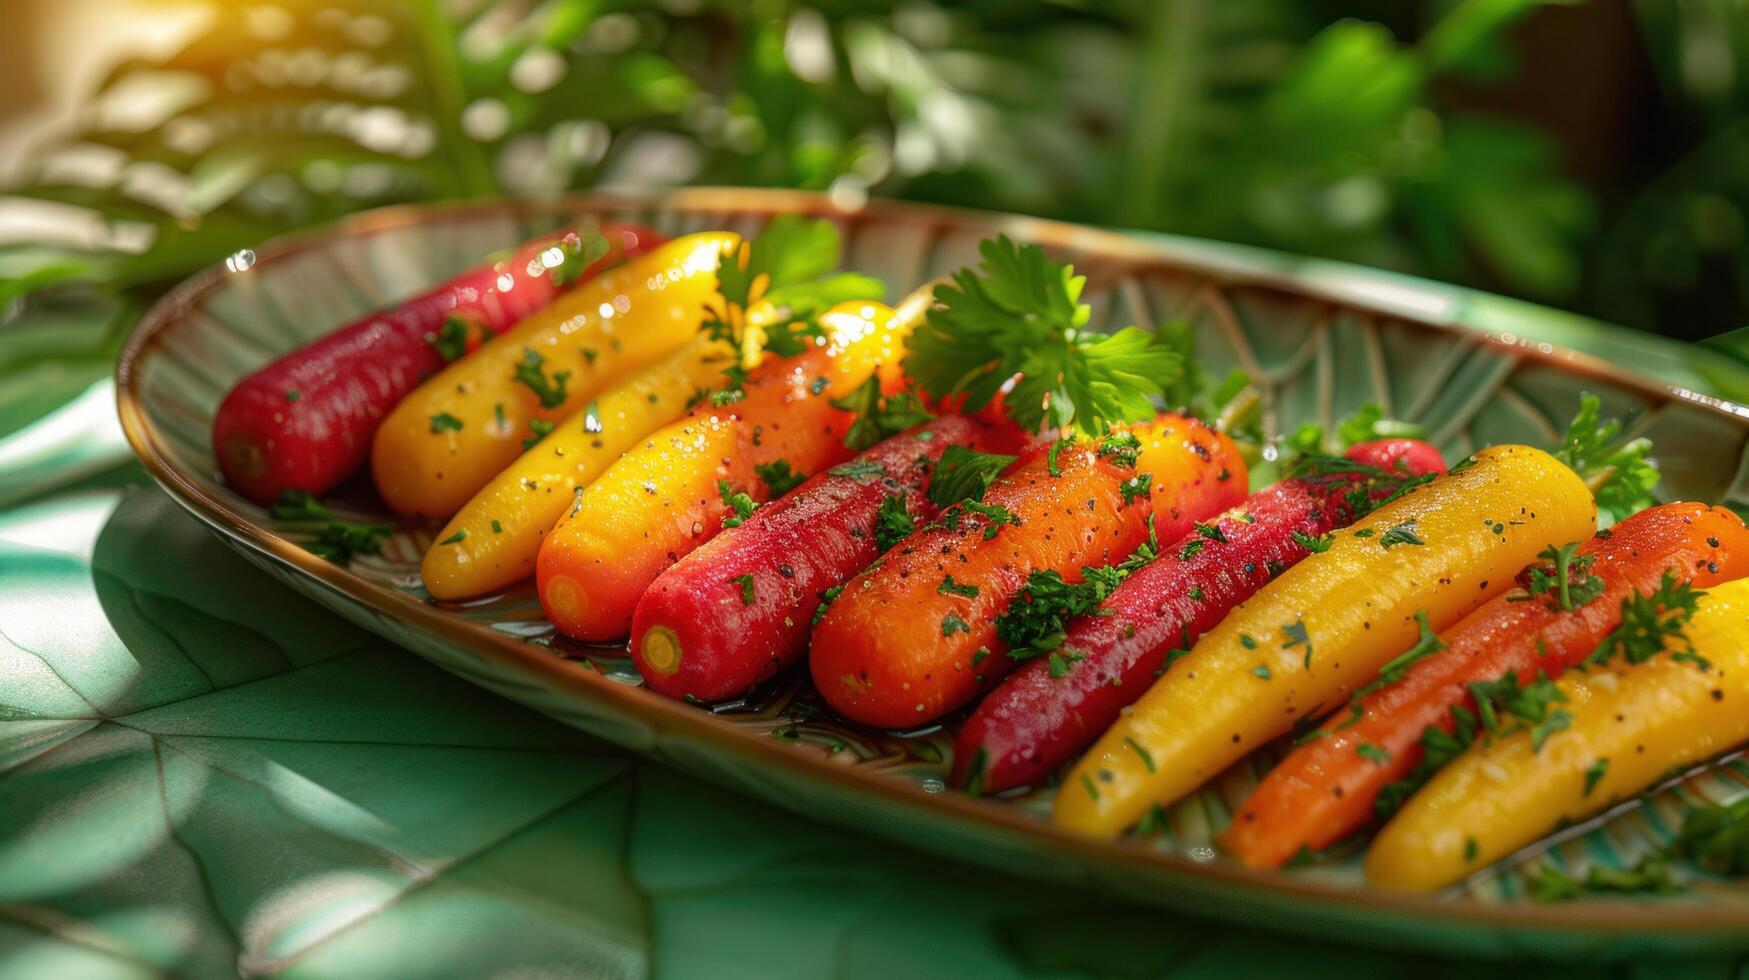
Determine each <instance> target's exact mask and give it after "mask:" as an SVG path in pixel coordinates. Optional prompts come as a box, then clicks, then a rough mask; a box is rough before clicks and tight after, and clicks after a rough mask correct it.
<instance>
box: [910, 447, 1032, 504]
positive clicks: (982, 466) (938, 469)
mask: <svg viewBox="0 0 1749 980" xmlns="http://www.w3.org/2000/svg"><path fill="white" fill-rule="evenodd" d="M1017 458H1018V457H1015V456H1004V455H1001V454H999V453H980V452H978V451H976V450H973V449H967V448H966V447H964V446H949V447H947V449H946V450H945V451H943V452H942V454H941V459H940V460H939V461H938V462H937V463H936V464H935V472H934V474H932V475H931V476H930V479H929V499H930V501H931V502H933V503H934V504H935V505H936V506H938V507H946V506H948V505H949V504H953V503H956V502H958V501H961V500H982V499H984V491H986V490H988V489H990V484H991V482H993V481H994V480H995V479H996V477H997V476H998V475H999V474H1001V472H1002V471H1003V470H1005V469H1007V468H1008V466H1009V464H1011V463H1013V462H1014V461H1015V460H1016V459H1017Z"/></svg>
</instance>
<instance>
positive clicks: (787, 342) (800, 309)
mask: <svg viewBox="0 0 1749 980" xmlns="http://www.w3.org/2000/svg"><path fill="white" fill-rule="evenodd" d="M842 252H843V248H842V243H841V242H840V241H839V237H838V228H837V227H836V226H835V225H833V224H832V223H831V222H830V221H826V220H824V219H818V220H811V221H810V220H808V219H806V218H803V217H802V216H800V215H796V214H783V215H778V216H777V217H775V218H773V219H771V222H770V223H769V224H767V225H766V226H765V230H764V231H762V232H760V233H759V234H758V235H756V236H754V237H753V238H752V239H749V240H747V241H744V242H742V243H741V244H740V245H739V246H737V247H736V248H734V249H732V250H730V251H728V252H726V253H724V255H723V256H722V258H721V259H720V260H718V263H717V296H716V298H715V299H713V300H712V301H710V302H709V303H707V304H706V305H705V322H704V327H703V329H704V332H705V334H706V335H707V336H709V337H711V338H712V339H715V340H719V341H722V342H723V343H725V344H727V345H728V346H729V347H730V348H732V349H733V350H734V351H735V352H736V353H737V355H738V356H737V359H736V360H735V361H734V362H733V363H732V364H730V365H729V367H728V368H726V369H725V370H724V372H723V373H724V376H725V378H726V382H727V384H726V386H725V387H724V388H723V390H721V391H719V392H716V393H714V394H713V395H712V396H711V400H712V402H713V403H715V404H718V405H726V404H731V403H733V402H734V401H735V400H736V399H737V398H738V397H739V393H740V392H741V390H742V385H744V384H745V383H746V380H747V369H748V368H749V367H751V366H752V365H753V364H754V363H755V362H756V361H757V360H758V358H759V354H760V352H761V351H762V350H764V351H770V352H771V353H773V354H775V355H777V356H779V357H792V356H794V355H796V354H800V353H802V352H803V351H805V350H807V349H808V348H809V347H812V346H816V345H818V344H822V343H824V342H825V341H826V336H825V332H824V330H823V329H822V328H821V326H820V323H819V315H820V314H821V313H823V312H825V311H826V310H827V309H828V308H830V307H832V306H833V305H835V304H837V303H841V302H845V301H849V300H857V299H875V300H878V299H881V298H882V297H884V296H885V295H886V292H887V287H886V284H885V283H883V282H881V281H880V280H879V279H875V278H872V277H870V276H865V275H861V274H858V273H854V272H834V270H835V269H837V268H838V263H839V260H840V258H841V256H842ZM761 301H764V302H767V303H769V304H770V305H771V306H772V308H773V309H774V310H775V314H774V316H773V317H772V319H771V321H770V323H769V324H767V325H766V326H764V327H763V328H762V329H756V330H749V329H747V311H748V310H749V309H750V308H752V307H753V306H754V305H755V304H757V303H760V302H761Z"/></svg>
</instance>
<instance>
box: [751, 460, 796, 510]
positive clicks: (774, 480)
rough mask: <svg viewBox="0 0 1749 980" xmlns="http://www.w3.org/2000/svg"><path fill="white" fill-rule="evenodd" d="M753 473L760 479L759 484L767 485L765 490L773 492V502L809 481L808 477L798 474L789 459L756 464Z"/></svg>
mask: <svg viewBox="0 0 1749 980" xmlns="http://www.w3.org/2000/svg"><path fill="white" fill-rule="evenodd" d="M753 472H754V474H755V475H757V476H758V477H759V482H761V483H763V484H765V489H767V490H769V491H771V498H772V499H773V500H776V499H777V498H778V497H781V496H783V495H784V494H786V493H789V492H790V491H791V490H794V489H795V488H796V487H799V486H801V485H802V484H803V483H804V482H806V480H807V479H808V478H807V477H806V476H803V475H802V474H800V473H797V472H796V471H795V469H794V468H793V467H791V466H790V465H789V460H787V459H780V460H776V461H775V462H770V463H759V464H756V465H755V466H754V467H753Z"/></svg>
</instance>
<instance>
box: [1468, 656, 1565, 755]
mask: <svg viewBox="0 0 1749 980" xmlns="http://www.w3.org/2000/svg"><path fill="white" fill-rule="evenodd" d="M1468 687H1469V691H1470V695H1471V696H1472V697H1474V698H1475V699H1476V717H1477V718H1478V719H1479V720H1480V721H1481V724H1482V728H1483V729H1484V730H1486V731H1487V732H1488V734H1489V735H1490V736H1494V735H1503V734H1511V733H1512V732H1515V731H1520V730H1522V729H1526V728H1528V729H1530V733H1531V751H1532V752H1533V753H1534V752H1538V751H1540V750H1541V749H1542V746H1543V740H1544V739H1546V738H1548V737H1549V736H1550V735H1551V734H1553V733H1555V732H1557V731H1559V730H1561V729H1563V728H1566V727H1567V725H1568V724H1569V723H1571V722H1572V720H1573V716H1572V715H1571V714H1570V713H1569V712H1568V711H1567V710H1566V709H1564V708H1558V707H1555V705H1557V704H1561V703H1564V702H1565V701H1566V700H1567V696H1566V695H1565V694H1563V693H1561V689H1560V687H1559V686H1558V685H1556V684H1555V682H1554V681H1552V680H1550V679H1549V677H1548V675H1547V674H1544V673H1542V672H1541V671H1538V672H1537V675H1536V679H1535V680H1532V681H1531V682H1529V683H1528V684H1522V685H1521V684H1519V683H1518V676H1517V675H1516V674H1515V673H1513V672H1512V671H1511V670H1508V671H1506V672H1505V673H1504V674H1501V675H1500V677H1499V678H1497V679H1495V680H1492V681H1473V682H1471V683H1470V684H1469V685H1468ZM1506 718H1513V719H1516V720H1517V724H1516V725H1514V726H1513V727H1512V728H1510V729H1508V728H1505V727H1504V721H1505V719H1506Z"/></svg>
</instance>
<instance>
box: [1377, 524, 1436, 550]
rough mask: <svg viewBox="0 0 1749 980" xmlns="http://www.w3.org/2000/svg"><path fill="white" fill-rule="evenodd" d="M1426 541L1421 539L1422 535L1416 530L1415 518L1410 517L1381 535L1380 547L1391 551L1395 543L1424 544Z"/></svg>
mask: <svg viewBox="0 0 1749 980" xmlns="http://www.w3.org/2000/svg"><path fill="white" fill-rule="evenodd" d="M1426 543H1427V542H1426V541H1423V540H1422V539H1421V535H1420V534H1419V533H1418V532H1417V530H1416V527H1415V519H1414V518H1410V519H1409V520H1406V521H1404V522H1403V523H1401V524H1398V525H1396V526H1394V527H1391V528H1388V529H1386V531H1385V533H1383V534H1381V535H1379V547H1381V548H1383V549H1385V550H1386V551H1390V550H1391V548H1392V546H1394V545H1399V544H1413V545H1424V544H1426Z"/></svg>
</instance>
